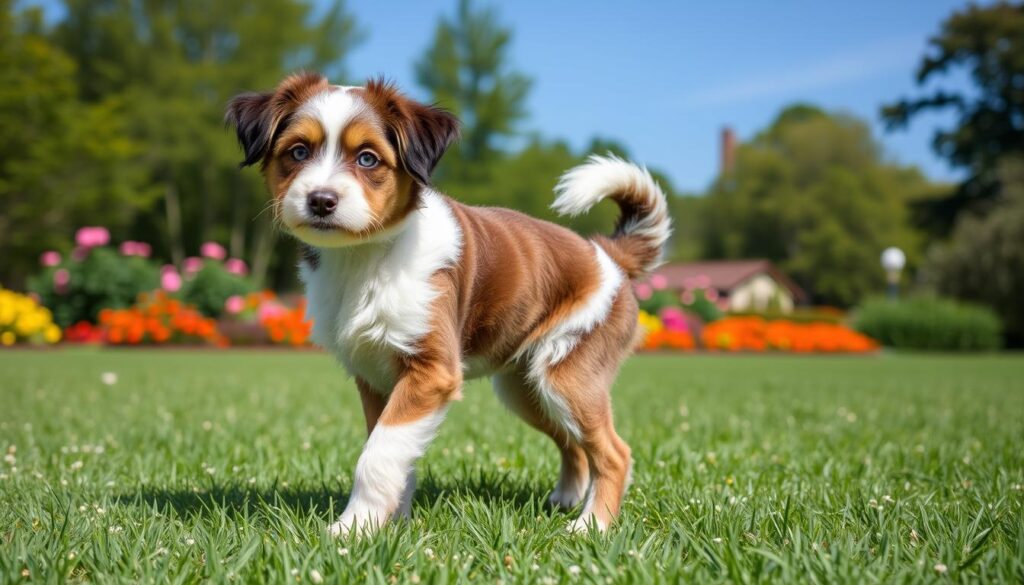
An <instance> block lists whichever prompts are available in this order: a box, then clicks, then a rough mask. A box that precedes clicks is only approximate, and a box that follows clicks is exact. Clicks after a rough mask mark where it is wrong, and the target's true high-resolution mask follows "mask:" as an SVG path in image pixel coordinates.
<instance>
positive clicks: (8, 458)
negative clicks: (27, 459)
mask: <svg viewBox="0 0 1024 585" xmlns="http://www.w3.org/2000/svg"><path fill="white" fill-rule="evenodd" d="M4 462H5V463H7V465H16V464H17V463H18V458H17V457H15V456H14V453H8V454H7V455H4Z"/></svg>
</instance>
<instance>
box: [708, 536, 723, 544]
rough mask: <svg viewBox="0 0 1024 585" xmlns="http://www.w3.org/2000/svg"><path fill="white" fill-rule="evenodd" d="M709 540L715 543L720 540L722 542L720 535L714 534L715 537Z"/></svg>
mask: <svg viewBox="0 0 1024 585" xmlns="http://www.w3.org/2000/svg"><path fill="white" fill-rule="evenodd" d="M711 542H714V543H716V544H717V543H720V542H722V537H720V536H716V537H714V538H712V539H711Z"/></svg>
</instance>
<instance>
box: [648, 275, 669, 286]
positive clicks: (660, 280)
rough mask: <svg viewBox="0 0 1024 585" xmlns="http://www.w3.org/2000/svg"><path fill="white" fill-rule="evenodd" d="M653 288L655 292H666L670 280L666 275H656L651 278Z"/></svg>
mask: <svg viewBox="0 0 1024 585" xmlns="http://www.w3.org/2000/svg"><path fill="white" fill-rule="evenodd" d="M651 286H652V287H654V290H665V288H667V287H668V278H666V277H665V275H664V274H655V275H653V276H651Z"/></svg>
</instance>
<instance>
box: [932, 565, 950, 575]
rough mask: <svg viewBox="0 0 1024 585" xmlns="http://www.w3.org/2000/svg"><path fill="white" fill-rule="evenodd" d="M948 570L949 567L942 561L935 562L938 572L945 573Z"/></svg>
mask: <svg viewBox="0 0 1024 585" xmlns="http://www.w3.org/2000/svg"><path fill="white" fill-rule="evenodd" d="M948 570H949V568H948V567H947V566H946V565H943V564H942V563H935V572H936V573H938V574H940V575H942V574H945V572H946V571H948Z"/></svg>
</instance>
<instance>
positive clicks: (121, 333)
mask: <svg viewBox="0 0 1024 585" xmlns="http://www.w3.org/2000/svg"><path fill="white" fill-rule="evenodd" d="M99 324H100V326H101V327H102V328H103V339H104V341H105V342H106V343H109V344H112V345H121V344H127V345H140V344H165V343H175V344H212V345H220V346H224V345H227V341H226V340H225V339H224V337H223V336H222V335H221V334H220V331H218V330H217V323H216V322H215V321H214V320H213V319H210V318H208V317H204V316H203V315H202V314H201V313H200V312H199V311H198V310H196V309H195V307H192V306H189V305H186V304H184V303H182V302H181V301H179V300H178V299H175V298H172V297H170V296H168V295H167V293H165V292H163V291H157V292H155V293H152V294H145V293H144V294H141V295H139V299H138V303H136V304H135V305H134V306H132V307H130V308H127V309H104V310H103V311H101V312H100V315H99Z"/></svg>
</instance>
